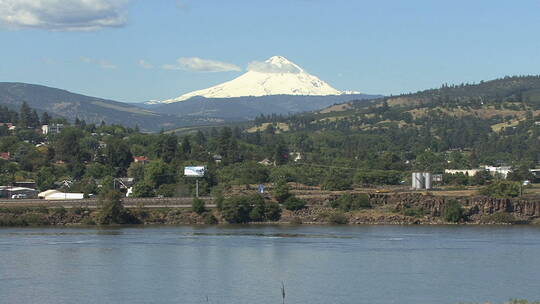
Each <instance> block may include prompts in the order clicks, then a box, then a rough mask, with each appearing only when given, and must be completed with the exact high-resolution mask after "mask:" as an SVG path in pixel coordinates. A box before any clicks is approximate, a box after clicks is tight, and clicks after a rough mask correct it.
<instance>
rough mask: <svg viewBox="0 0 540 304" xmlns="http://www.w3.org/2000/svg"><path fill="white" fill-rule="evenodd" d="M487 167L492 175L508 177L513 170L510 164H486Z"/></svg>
mask: <svg viewBox="0 0 540 304" xmlns="http://www.w3.org/2000/svg"><path fill="white" fill-rule="evenodd" d="M485 169H486V170H487V171H488V172H489V173H490V174H491V175H494V176H495V175H499V176H500V177H502V178H506V177H507V176H508V173H510V172H512V167H510V166H500V167H495V166H485Z"/></svg>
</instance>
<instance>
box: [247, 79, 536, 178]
mask: <svg viewBox="0 0 540 304" xmlns="http://www.w3.org/2000/svg"><path fill="white" fill-rule="evenodd" d="M539 115H540V77H539V76H524V77H505V78H503V79H497V80H493V81H486V82H481V83H479V84H461V85H443V86H442V87H441V88H440V89H432V90H426V91H422V92H418V93H414V94H404V95H400V96H391V97H386V98H382V99H377V100H373V101H372V102H370V103H366V102H350V103H345V104H340V105H335V106H332V107H329V108H326V109H324V110H321V111H318V112H312V113H306V114H299V115H294V116H290V117H281V116H271V117H264V116H261V117H259V118H257V120H256V121H255V122H256V127H254V128H252V129H250V130H249V132H255V131H257V130H259V131H262V130H266V129H271V130H269V131H268V132H276V131H277V132H281V133H283V135H284V136H285V137H288V138H290V139H291V140H292V141H295V140H298V138H304V140H306V141H309V144H306V143H300V142H297V145H298V147H300V146H302V147H306V146H307V147H309V150H310V151H317V150H318V152H317V153H316V154H317V155H318V157H319V158H320V161H323V160H324V162H326V163H335V162H343V163H349V164H350V165H355V166H368V167H377V166H380V164H381V163H383V162H381V161H380V159H379V158H380V157H381V156H382V155H386V154H385V153H387V152H388V153H391V154H392V157H397V158H400V159H402V160H403V161H406V160H413V159H416V158H417V157H418V156H419V155H420V154H423V153H424V152H426V151H429V153H430V156H429V157H432V158H433V157H435V158H438V161H437V160H436V159H431V161H427V162H426V166H427V167H430V166H438V169H439V170H440V169H442V167H475V166H477V165H478V164H479V163H482V164H512V163H517V162H520V163H522V162H527V164H528V166H534V165H536V163H537V162H538V160H539V157H540V141H539V140H538V139H539V137H538V135H539V134H540V133H539V131H540V130H539V128H540V127H539V126H538V125H537V122H539V121H540V117H539ZM449 151H460V152H459V155H460V160H459V161H457V162H456V161H454V162H452V160H449V159H447V155H448V154H449ZM456 153H458V152H456ZM456 153H454V154H455V155H456V157H457V155H458V154H456ZM443 159H444V161H443ZM445 161H446V163H447V165H444V162H445ZM430 162H431V164H432V165H429V163H430ZM383 169H384V168H383Z"/></svg>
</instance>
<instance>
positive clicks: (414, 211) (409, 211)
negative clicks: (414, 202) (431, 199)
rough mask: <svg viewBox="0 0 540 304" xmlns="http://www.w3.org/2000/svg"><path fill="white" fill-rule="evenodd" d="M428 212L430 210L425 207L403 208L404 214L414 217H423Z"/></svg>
mask: <svg viewBox="0 0 540 304" xmlns="http://www.w3.org/2000/svg"><path fill="white" fill-rule="evenodd" d="M426 214H428V211H426V210H425V209H424V208H422V207H420V208H405V209H404V210H403V215H406V216H413V217H422V216H424V215H426Z"/></svg>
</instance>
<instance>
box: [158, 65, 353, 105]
mask: <svg viewBox="0 0 540 304" xmlns="http://www.w3.org/2000/svg"><path fill="white" fill-rule="evenodd" d="M344 94H360V93H359V92H354V91H339V90H337V89H335V88H333V87H332V86H330V85H329V84H328V83H326V82H324V81H322V80H320V79H319V78H318V77H316V76H314V75H311V74H309V73H307V72H306V71H305V70H304V69H302V68H301V67H299V66H298V65H296V64H295V63H293V62H291V61H289V60H287V59H286V58H285V57H282V56H273V57H270V58H269V59H268V60H266V61H264V62H253V63H251V64H250V65H249V67H248V71H247V72H246V73H244V74H242V75H241V76H239V77H237V78H235V79H233V80H231V81H227V82H224V83H222V84H219V85H216V86H213V87H210V88H207V89H203V90H197V91H194V92H191V93H187V94H183V95H181V96H179V97H176V98H172V99H167V100H164V101H151V102H148V104H157V103H174V102H180V101H185V100H188V99H190V98H193V97H205V98H234V97H247V96H252V97H260V96H270V95H301V96H329V95H344Z"/></svg>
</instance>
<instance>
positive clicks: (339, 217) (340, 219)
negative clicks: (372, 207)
mask: <svg viewBox="0 0 540 304" xmlns="http://www.w3.org/2000/svg"><path fill="white" fill-rule="evenodd" d="M327 219H328V222H329V223H330V224H337V225H344V224H347V223H348V222H349V220H348V219H347V217H346V216H345V214H343V212H339V211H338V212H331V213H329V214H328V216H327Z"/></svg>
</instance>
